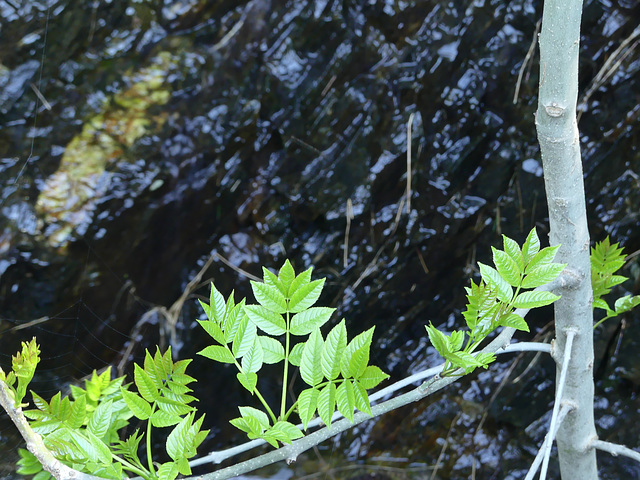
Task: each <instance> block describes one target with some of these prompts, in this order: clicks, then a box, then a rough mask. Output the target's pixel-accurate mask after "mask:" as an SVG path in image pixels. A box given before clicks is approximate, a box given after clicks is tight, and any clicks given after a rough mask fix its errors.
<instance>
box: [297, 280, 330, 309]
mask: <svg viewBox="0 0 640 480" xmlns="http://www.w3.org/2000/svg"><path fill="white" fill-rule="evenodd" d="M324 282H325V279H324V278H322V279H320V280H314V281H313V282H311V283H307V284H306V285H303V286H301V287H299V288H297V289H296V291H295V292H293V294H292V295H291V300H290V301H289V311H290V312H292V313H298V312H302V311H303V310H306V309H307V308H309V307H311V306H312V305H313V304H314V303H316V301H317V300H318V298H319V297H320V293H322V288H323V286H324Z"/></svg>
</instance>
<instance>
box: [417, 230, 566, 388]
mask: <svg viewBox="0 0 640 480" xmlns="http://www.w3.org/2000/svg"><path fill="white" fill-rule="evenodd" d="M502 237H503V250H498V249H496V248H493V247H492V252H493V263H494V265H495V268H494V267H491V266H489V265H485V264H483V263H480V262H478V265H479V267H480V276H481V280H480V282H479V283H478V284H476V283H474V282H473V280H472V281H471V286H470V287H465V290H466V292H467V301H468V303H467V309H466V310H465V311H464V312H463V316H464V318H465V320H466V323H467V326H468V328H469V330H468V331H467V332H463V331H455V330H454V331H453V332H451V333H450V334H449V335H446V334H444V333H442V332H441V331H439V330H438V329H437V328H436V327H434V326H433V324H429V325H428V326H426V327H425V328H426V330H427V334H428V335H429V340H430V341H431V344H432V345H433V346H434V347H435V349H436V350H437V351H438V353H439V354H440V355H441V356H442V357H443V358H444V359H445V364H444V367H443V370H442V372H441V373H440V375H441V376H449V375H459V374H461V373H458V372H459V370H460V369H461V370H462V371H463V372H464V373H465V374H467V373H470V372H472V371H473V370H475V369H476V368H478V367H482V368H487V367H488V365H489V364H490V363H491V362H493V361H494V360H495V355H493V354H490V353H480V354H476V355H473V353H474V351H475V350H476V349H477V348H478V346H479V345H480V344H481V343H482V342H483V341H484V339H485V338H486V337H487V336H488V335H489V334H491V333H492V332H493V331H494V330H495V329H496V328H498V327H512V328H515V329H516V330H523V331H525V332H528V331H529V327H528V325H527V323H526V322H525V320H524V318H522V317H521V316H520V315H518V314H516V313H515V309H517V308H522V309H531V308H536V307H542V306H545V305H549V304H551V303H553V302H554V301H556V300H557V299H558V298H560V297H559V296H558V295H555V294H553V293H551V292H547V291H541V290H527V289H535V288H536V287H540V286H542V285H545V284H547V283H549V282H551V281H553V280H555V279H556V278H557V277H558V275H560V272H562V270H563V269H564V268H565V267H566V265H565V264H560V263H554V262H553V258H554V257H555V254H556V251H557V250H558V248H559V246H555V247H546V248H543V249H540V240H539V238H538V235H537V233H536V230H535V228H534V229H533V230H531V232H530V233H529V235H528V236H527V239H526V241H525V243H524V245H523V246H522V248H520V246H519V245H518V244H517V242H515V241H514V240H512V239H510V238H509V237H507V236H505V235H503V236H502ZM465 338H466V342H465Z"/></svg>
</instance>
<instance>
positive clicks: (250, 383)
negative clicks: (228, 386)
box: [236, 372, 258, 394]
mask: <svg viewBox="0 0 640 480" xmlns="http://www.w3.org/2000/svg"><path fill="white" fill-rule="evenodd" d="M236 378H237V379H238V381H239V382H240V384H241V385H242V386H243V387H244V388H246V389H247V390H249V392H251V394H253V392H254V391H255V389H256V385H257V384H258V375H256V374H255V373H253V372H250V373H242V372H240V373H238V374H236Z"/></svg>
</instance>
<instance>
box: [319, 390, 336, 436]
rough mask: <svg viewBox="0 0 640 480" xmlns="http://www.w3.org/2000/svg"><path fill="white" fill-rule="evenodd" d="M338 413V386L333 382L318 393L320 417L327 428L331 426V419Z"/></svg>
mask: <svg viewBox="0 0 640 480" xmlns="http://www.w3.org/2000/svg"><path fill="white" fill-rule="evenodd" d="M335 411H336V386H335V384H334V383H333V382H331V383H329V384H328V385H326V386H325V387H324V388H322V389H321V390H320V393H318V416H319V417H320V418H321V419H322V421H323V422H324V424H325V425H326V426H327V428H330V426H331V417H332V416H333V412H335Z"/></svg>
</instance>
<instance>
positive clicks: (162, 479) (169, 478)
mask: <svg viewBox="0 0 640 480" xmlns="http://www.w3.org/2000/svg"><path fill="white" fill-rule="evenodd" d="M179 473H180V472H179V470H178V465H177V464H176V463H175V462H166V463H163V464H162V465H160V467H159V468H158V480H174V479H175V478H177V477H178V474H179ZM187 475H188V474H187Z"/></svg>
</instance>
